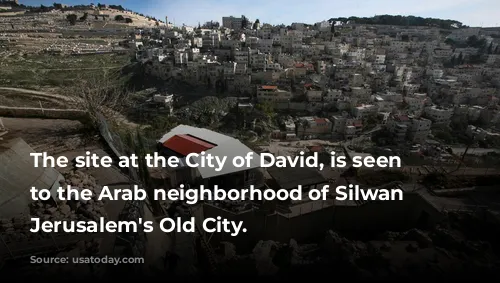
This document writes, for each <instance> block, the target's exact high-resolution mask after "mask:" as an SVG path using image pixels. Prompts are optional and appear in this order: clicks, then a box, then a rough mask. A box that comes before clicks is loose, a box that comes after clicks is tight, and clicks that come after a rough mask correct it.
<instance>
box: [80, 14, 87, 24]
mask: <svg viewBox="0 0 500 283" xmlns="http://www.w3.org/2000/svg"><path fill="white" fill-rule="evenodd" d="M88 16H89V14H88V13H85V14H83V16H81V17H80V21H81V22H85V21H86V20H87V18H88Z"/></svg>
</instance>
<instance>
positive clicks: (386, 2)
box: [20, 0, 500, 27]
mask: <svg viewBox="0 0 500 283" xmlns="http://www.w3.org/2000/svg"><path fill="white" fill-rule="evenodd" d="M55 2H57V3H63V4H68V5H79V4H83V5H88V4H90V3H94V4H97V3H98V1H82V0H65V1H55ZM20 3H21V4H25V5H33V6H38V5H47V6H50V5H52V4H53V3H54V1H53V0H21V1H20ZM101 3H102V4H114V5H122V6H123V7H124V8H127V9H130V10H133V11H135V12H138V13H143V14H145V15H149V16H153V17H155V18H157V19H161V20H164V19H165V16H168V18H169V21H170V22H173V23H175V24H176V25H182V24H186V25H191V26H196V25H198V23H202V24H203V23H204V22H206V21H210V20H213V21H219V22H221V20H222V17H224V16H236V17H238V16H241V15H245V16H246V17H248V18H249V19H250V20H252V21H253V20H255V19H259V20H260V22H261V23H270V24H291V23H292V22H304V23H308V24H314V23H316V22H320V21H322V20H328V19H329V18H332V17H350V16H358V17H371V16H375V15H382V14H389V15H405V16H408V15H413V16H420V17H426V18H427V17H429V18H440V19H452V20H457V21H460V22H462V23H463V24H465V25H468V26H482V27H497V26H499V24H500V19H498V17H496V13H497V12H498V10H500V1H497V0H408V1H404V2H402V1H397V0H378V1H368V0H353V1H344V2H340V3H334V2H332V1H329V0H309V1H297V0H289V1H286V2H285V1H264V0H254V1H253V2H252V5H251V6H247V7H244V5H242V3H238V2H234V1H229V0H222V1H214V0H193V1H181V0H172V1H162V0H144V1H137V0H135V1H134V0H122V1H102V2H101ZM244 3H248V2H244Z"/></svg>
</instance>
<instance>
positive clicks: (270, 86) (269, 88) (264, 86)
mask: <svg viewBox="0 0 500 283" xmlns="http://www.w3.org/2000/svg"><path fill="white" fill-rule="evenodd" d="M260 89H265V90H274V89H278V87H277V86H275V85H263V86H261V87H260Z"/></svg>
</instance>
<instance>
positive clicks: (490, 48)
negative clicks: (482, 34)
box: [488, 42, 493, 54]
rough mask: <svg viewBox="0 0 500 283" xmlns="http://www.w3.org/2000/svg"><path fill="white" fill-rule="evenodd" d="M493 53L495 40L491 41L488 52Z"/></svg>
mask: <svg viewBox="0 0 500 283" xmlns="http://www.w3.org/2000/svg"><path fill="white" fill-rule="evenodd" d="M492 53H493V42H490V45H489V46H488V54H492Z"/></svg>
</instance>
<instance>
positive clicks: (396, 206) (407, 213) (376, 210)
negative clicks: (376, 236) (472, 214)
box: [333, 193, 442, 231]
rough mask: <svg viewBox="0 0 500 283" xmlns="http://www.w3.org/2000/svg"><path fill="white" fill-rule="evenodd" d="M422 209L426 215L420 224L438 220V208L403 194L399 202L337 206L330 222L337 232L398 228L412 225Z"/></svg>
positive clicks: (418, 197) (410, 194) (408, 227)
mask: <svg viewBox="0 0 500 283" xmlns="http://www.w3.org/2000/svg"><path fill="white" fill-rule="evenodd" d="M423 212H425V213H427V214H428V218H427V220H426V221H425V222H426V223H425V224H424V225H425V226H427V227H431V226H433V225H435V224H436V223H437V222H439V221H440V220H441V219H442V214H441V211H439V210H438V209H437V208H435V207H434V206H432V205H431V204H430V203H428V202H427V201H425V200H424V199H423V198H422V197H421V196H420V195H419V194H416V193H405V194H404V198H403V200H401V201H380V202H370V203H366V204H364V205H362V206H337V207H336V209H335V216H334V224H333V225H334V228H335V229H336V230H339V231H362V230H365V231H379V230H389V231H402V230H407V229H410V228H413V227H415V226H416V225H417V222H418V221H419V218H420V217H421V215H422V213H423Z"/></svg>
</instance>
